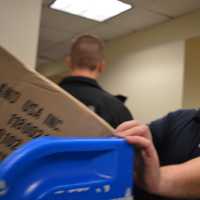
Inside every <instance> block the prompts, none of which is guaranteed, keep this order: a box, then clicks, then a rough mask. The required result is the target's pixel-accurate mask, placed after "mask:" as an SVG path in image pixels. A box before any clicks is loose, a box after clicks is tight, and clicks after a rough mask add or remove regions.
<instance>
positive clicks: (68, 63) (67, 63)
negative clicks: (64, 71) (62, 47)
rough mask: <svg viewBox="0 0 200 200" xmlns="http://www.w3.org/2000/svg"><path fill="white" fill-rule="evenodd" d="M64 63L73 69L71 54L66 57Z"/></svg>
mask: <svg viewBox="0 0 200 200" xmlns="http://www.w3.org/2000/svg"><path fill="white" fill-rule="evenodd" d="M64 63H65V65H66V66H67V67H68V68H69V69H72V63H71V57H70V56H66V57H65V59H64Z"/></svg>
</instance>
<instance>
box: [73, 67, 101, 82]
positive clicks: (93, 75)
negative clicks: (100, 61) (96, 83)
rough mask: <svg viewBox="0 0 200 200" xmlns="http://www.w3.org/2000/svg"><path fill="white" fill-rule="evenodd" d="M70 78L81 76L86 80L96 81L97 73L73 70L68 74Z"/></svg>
mask: <svg viewBox="0 0 200 200" xmlns="http://www.w3.org/2000/svg"><path fill="white" fill-rule="evenodd" d="M70 75H71V76H83V77H86V78H92V79H95V80H96V79H97V77H98V73H97V72H96V71H89V70H82V69H81V70H80V69H75V70H73V71H72V72H71V73H70Z"/></svg>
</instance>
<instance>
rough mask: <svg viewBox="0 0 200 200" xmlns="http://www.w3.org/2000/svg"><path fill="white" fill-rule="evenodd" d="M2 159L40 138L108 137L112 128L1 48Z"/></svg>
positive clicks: (0, 134)
mask: <svg viewBox="0 0 200 200" xmlns="http://www.w3.org/2000/svg"><path fill="white" fill-rule="evenodd" d="M0 115H1V120H0V159H1V158H3V157H5V156H6V155H8V154H9V153H10V152H11V151H13V150H14V149H16V148H17V147H18V146H19V145H21V144H23V143H25V142H26V141H28V140H30V139H33V138H36V137H39V136H41V135H61V136H107V135H111V134H112V133H113V128H112V127H111V126H110V125H109V124H108V123H106V122H105V121H104V120H103V119H101V118H100V117H99V116H97V115H96V114H95V113H94V112H92V111H90V110H89V109H88V108H87V107H86V106H85V105H83V104H82V103H81V102H79V101H78V100H77V99H75V98H74V97H73V96H71V95H70V94H69V93H67V92H65V91H64V90H63V89H61V88H60V87H59V86H57V85H56V84H54V83H53V82H51V81H50V80H48V79H46V78H45V77H43V76H42V75H40V74H39V73H37V72H35V71H34V70H31V69H28V68H27V67H26V66H24V65H23V64H22V63H20V62H19V61H18V60H17V59H16V58H15V57H13V56H12V55H11V54H9V53H8V52H7V51H5V50H4V49H3V48H1V47H0Z"/></svg>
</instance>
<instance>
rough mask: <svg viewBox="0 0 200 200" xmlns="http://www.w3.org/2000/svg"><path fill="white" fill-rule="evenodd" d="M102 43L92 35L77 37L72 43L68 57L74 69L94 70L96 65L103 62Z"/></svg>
mask: <svg viewBox="0 0 200 200" xmlns="http://www.w3.org/2000/svg"><path fill="white" fill-rule="evenodd" d="M103 51H104V43H103V41H101V40H100V39H99V38H97V37H96V36H93V35H89V34H85V35H82V36H79V37H78V38H77V39H76V40H75V41H74V42H72V46H71V51H70V57H71V63H72V65H73V66H74V67H76V68H80V69H89V70H92V71H93V70H95V69H96V67H97V64H98V63H100V62H102V61H103V57H104V56H103Z"/></svg>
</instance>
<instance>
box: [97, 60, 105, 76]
mask: <svg viewBox="0 0 200 200" xmlns="http://www.w3.org/2000/svg"><path fill="white" fill-rule="evenodd" d="M105 68H106V63H105V61H104V60H103V61H102V62H101V63H99V66H98V69H99V73H102V72H103V71H104V70H105Z"/></svg>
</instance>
